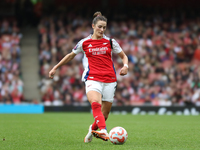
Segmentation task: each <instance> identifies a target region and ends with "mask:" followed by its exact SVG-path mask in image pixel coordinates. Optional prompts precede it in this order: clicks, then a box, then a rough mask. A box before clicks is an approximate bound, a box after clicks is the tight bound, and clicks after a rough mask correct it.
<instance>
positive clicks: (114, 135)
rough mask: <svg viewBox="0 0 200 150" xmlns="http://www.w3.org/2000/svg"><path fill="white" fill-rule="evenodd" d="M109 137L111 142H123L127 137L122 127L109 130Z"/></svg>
mask: <svg viewBox="0 0 200 150" xmlns="http://www.w3.org/2000/svg"><path fill="white" fill-rule="evenodd" d="M109 139H110V141H111V143H113V144H124V143H125V142H126V140H127V139H128V133H127V132H126V130H125V129H124V128H122V127H115V128H113V129H111V130H110V132H109Z"/></svg>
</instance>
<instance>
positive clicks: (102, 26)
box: [92, 21, 107, 38]
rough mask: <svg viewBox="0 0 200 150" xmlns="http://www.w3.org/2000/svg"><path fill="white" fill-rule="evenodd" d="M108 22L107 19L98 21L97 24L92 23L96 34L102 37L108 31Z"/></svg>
mask: <svg viewBox="0 0 200 150" xmlns="http://www.w3.org/2000/svg"><path fill="white" fill-rule="evenodd" d="M106 25H107V23H106V22H105V21H98V22H97V23H96V24H95V25H94V24H92V28H93V29H94V34H95V36H96V37H98V38H102V37H103V34H104V32H105V31H106Z"/></svg>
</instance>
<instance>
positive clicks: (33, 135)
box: [0, 113, 200, 150]
mask: <svg viewBox="0 0 200 150" xmlns="http://www.w3.org/2000/svg"><path fill="white" fill-rule="evenodd" d="M91 123H93V117H92V114H90V113H44V114H0V137H1V141H0V149H1V150H199V149H200V119H199V116H176V115H172V116H167V115H163V116H159V115H131V114H127V115H114V114H111V115H110V116H109V119H108V121H107V122H106V123H107V129H108V131H109V130H110V129H112V128H113V127H115V126H122V127H124V128H125V129H126V130H127V132H128V140H127V141H126V143H125V144H124V145H113V144H111V142H110V141H108V142H105V141H102V140H100V139H96V138H93V141H92V142H91V143H84V142H83V140H84V137H85V135H86V134H87V132H88V127H89V125H90V124H91Z"/></svg>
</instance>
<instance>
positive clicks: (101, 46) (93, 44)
mask: <svg viewBox="0 0 200 150" xmlns="http://www.w3.org/2000/svg"><path fill="white" fill-rule="evenodd" d="M112 46H113V49H111V45H110V38H108V37H106V36H105V35H104V36H103V38H102V39H100V40H94V39H92V38H91V35H89V36H88V37H86V38H84V39H82V40H81V41H79V42H78V44H77V45H76V46H75V47H74V49H73V50H72V51H73V52H74V53H75V54H78V53H79V52H83V53H84V58H83V67H84V69H85V70H84V72H83V75H82V81H87V80H94V81H100V82H104V83H111V82H116V81H117V79H116V72H115V68H114V64H113V61H112V58H111V57H112V52H114V53H120V52H121V51H122V49H121V47H120V46H119V44H118V43H117V42H116V40H114V39H112Z"/></svg>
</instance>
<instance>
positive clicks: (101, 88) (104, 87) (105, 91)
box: [85, 80, 117, 103]
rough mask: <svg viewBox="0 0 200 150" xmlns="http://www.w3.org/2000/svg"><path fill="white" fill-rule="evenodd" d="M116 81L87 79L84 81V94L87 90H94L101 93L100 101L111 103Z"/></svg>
mask: <svg viewBox="0 0 200 150" xmlns="http://www.w3.org/2000/svg"><path fill="white" fill-rule="evenodd" d="M116 87H117V82H111V83H104V82H99V81H94V80H87V81H86V82H85V90H86V94H87V93H88V92H89V91H96V92H99V93H100V94H101V95H102V101H107V102H110V103H113V101H114V96H115V90H116Z"/></svg>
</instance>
